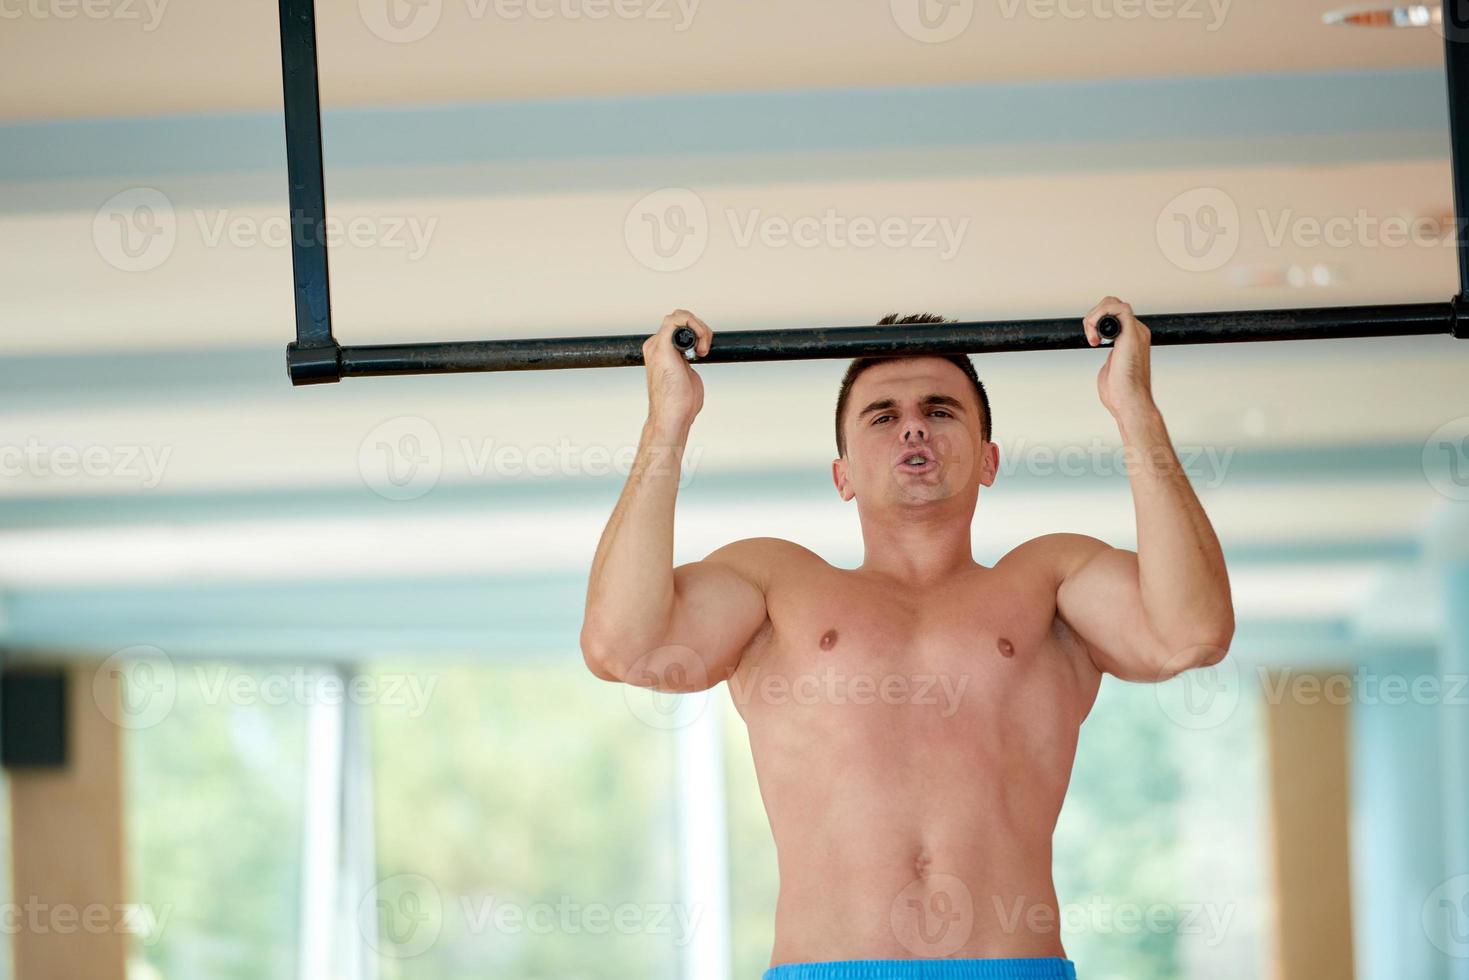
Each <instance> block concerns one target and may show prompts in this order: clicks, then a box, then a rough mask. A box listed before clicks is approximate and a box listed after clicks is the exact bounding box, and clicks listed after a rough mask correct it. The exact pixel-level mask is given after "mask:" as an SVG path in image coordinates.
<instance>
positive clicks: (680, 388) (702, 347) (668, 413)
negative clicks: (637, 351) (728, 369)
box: [643, 310, 714, 429]
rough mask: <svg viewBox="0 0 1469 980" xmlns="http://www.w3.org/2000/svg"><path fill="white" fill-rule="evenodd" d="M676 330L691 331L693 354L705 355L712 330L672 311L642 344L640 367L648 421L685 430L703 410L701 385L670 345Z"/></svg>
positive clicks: (683, 311)
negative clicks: (643, 372) (645, 380)
mask: <svg viewBox="0 0 1469 980" xmlns="http://www.w3.org/2000/svg"><path fill="white" fill-rule="evenodd" d="M679 327H688V328H689V329H690V330H692V331H694V334H695V335H696V337H697V339H696V340H695V341H694V351H695V353H697V354H699V355H700V356H703V355H705V354H707V353H709V345H710V344H711V343H713V341H714V331H712V330H710V329H709V325H708V324H707V323H705V322H704V321H703V320H700V319H699V318H698V317H696V316H694V315H693V314H692V313H690V312H689V311H688V310H674V311H673V312H672V313H670V314H668V315H667V316H666V317H664V318H663V323H662V324H661V325H660V326H659V327H658V332H657V333H655V334H653V336H651V337H649V338H648V339H647V340H645V341H643V364H644V366H645V367H646V369H647V373H648V418H649V420H651V421H653V422H655V423H657V424H659V425H668V426H674V427H678V428H685V429H686V428H688V427H689V426H690V425H692V424H693V422H694V416H696V415H698V414H699V410H700V409H701V408H703V407H704V382H703V381H701V380H700V379H699V376H698V375H697V374H695V373H694V369H693V368H692V367H690V366H689V362H688V361H687V360H685V358H684V354H683V351H681V350H679V349H678V348H677V347H675V346H673V332H674V331H675V330H677V329H678V328H679Z"/></svg>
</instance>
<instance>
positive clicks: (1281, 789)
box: [1265, 675, 1355, 980]
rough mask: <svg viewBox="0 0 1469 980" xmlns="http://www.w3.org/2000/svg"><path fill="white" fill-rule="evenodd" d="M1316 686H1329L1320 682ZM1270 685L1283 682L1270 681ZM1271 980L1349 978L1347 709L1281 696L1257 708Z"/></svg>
mask: <svg viewBox="0 0 1469 980" xmlns="http://www.w3.org/2000/svg"><path fill="white" fill-rule="evenodd" d="M1321 685H1322V686H1321V688H1319V689H1320V690H1330V689H1331V688H1330V687H1329V686H1328V685H1327V683H1326V679H1325V678H1324V677H1323V678H1322V680H1321ZM1270 689H1272V690H1286V691H1287V692H1288V689H1289V679H1288V678H1287V679H1282V678H1280V677H1279V676H1278V675H1277V676H1272V677H1271V678H1270ZM1265 720H1266V734H1267V738H1268V745H1269V751H1270V812H1271V824H1272V826H1273V828H1274V833H1273V834H1272V835H1271V837H1272V840H1273V844H1274V852H1275V853H1274V866H1275V912H1276V929H1275V969H1274V971H1273V972H1274V975H1275V977H1277V978H1278V980H1314V978H1316V977H1350V976H1353V975H1354V974H1355V971H1354V969H1353V965H1352V908H1351V898H1350V896H1351V889H1352V886H1351V844H1350V842H1349V841H1350V831H1349V829H1348V828H1349V824H1348V812H1347V808H1348V807H1349V806H1350V803H1351V790H1350V781H1349V775H1348V757H1347V739H1348V735H1349V726H1350V723H1351V715H1350V708H1349V707H1348V706H1346V705H1340V704H1335V703H1333V702H1332V701H1331V700H1327V699H1307V698H1297V697H1292V696H1291V695H1290V694H1289V693H1287V694H1286V696H1285V697H1283V698H1281V699H1280V700H1279V701H1278V702H1273V703H1269V704H1267V705H1266V708H1265Z"/></svg>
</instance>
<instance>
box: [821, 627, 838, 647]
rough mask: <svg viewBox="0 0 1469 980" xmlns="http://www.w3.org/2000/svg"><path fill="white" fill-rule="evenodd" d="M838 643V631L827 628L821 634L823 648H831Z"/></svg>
mask: <svg viewBox="0 0 1469 980" xmlns="http://www.w3.org/2000/svg"><path fill="white" fill-rule="evenodd" d="M836 645H837V631H836V630H827V631H826V632H825V633H823V634H822V635H821V649H823V650H830V649H831V648H832V647H834V646H836Z"/></svg>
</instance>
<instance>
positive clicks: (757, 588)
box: [627, 539, 766, 691]
mask: <svg viewBox="0 0 1469 980" xmlns="http://www.w3.org/2000/svg"><path fill="white" fill-rule="evenodd" d="M758 540H759V539H753V540H750V541H736V542H734V543H733V544H729V545H725V546H724V547H723V548H720V549H718V550H717V551H714V552H713V553H711V554H710V555H709V556H708V557H707V558H705V559H704V560H703V561H697V562H690V563H688V564H685V565H679V566H677V567H675V568H674V570H673V595H674V598H673V612H672V614H671V616H670V618H669V624H668V631H667V633H666V634H665V635H664V640H663V645H662V646H661V647H660V648H659V649H658V650H656V651H651V652H650V653H649V654H648V655H647V656H645V657H644V660H643V663H642V666H643V668H644V669H643V670H642V671H641V674H642V676H641V677H640V678H635V677H629V678H627V680H628V681H629V682H630V683H634V684H639V685H640V686H643V687H656V688H657V689H659V690H670V691H702V690H705V689H706V688H710V687H713V686H714V685H715V684H718V683H719V682H720V681H723V680H727V679H728V678H729V676H730V675H731V674H733V673H734V671H735V668H736V667H738V666H739V663H740V656H741V654H743V653H744V650H745V648H746V647H747V646H748V645H749V643H750V640H751V639H752V638H753V637H754V636H755V633H756V631H758V630H759V629H760V627H761V626H762V625H764V623H765V618H766V608H765V592H764V589H763V586H762V584H761V582H762V579H763V574H762V568H761V555H762V551H763V548H762V545H761V544H759V543H758Z"/></svg>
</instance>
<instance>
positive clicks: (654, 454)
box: [582, 417, 688, 656]
mask: <svg viewBox="0 0 1469 980" xmlns="http://www.w3.org/2000/svg"><path fill="white" fill-rule="evenodd" d="M687 439H688V426H687V425H684V424H661V423H659V422H656V421H654V420H653V418H652V417H650V418H649V420H648V421H647V422H645V423H644V425H643V432H642V438H641V439H640V440H639V443H638V452H637V456H636V457H635V458H634V461H633V466H632V468H631V470H630V471H629V473H628V477H627V483H626V484H625V485H624V486H623V489H622V496H621V497H619V498H618V501H617V506H616V508H614V509H613V511H612V517H611V518H610V519H609V520H608V522H607V527H606V529H605V530H604V531H603V532H602V538H601V541H599V542H598V544H597V553H596V556H595V557H594V558H593V560H592V571H591V578H590V581H589V583H588V586H587V606H586V615H585V618H584V620H583V623H582V647H583V650H584V651H588V652H590V650H591V649H598V650H602V651H605V652H607V653H609V654H611V655H617V654H618V653H620V652H622V651H628V650H631V651H634V654H633V655H634V656H637V655H641V654H642V653H644V652H646V651H648V650H651V649H653V648H654V647H656V646H658V644H659V641H660V640H661V638H662V636H663V633H664V632H665V630H666V629H667V627H668V624H669V620H670V618H671V616H672V613H673V601H674V590H673V515H674V503H675V500H676V497H677V495H678V483H679V472H680V468H681V463H682V457H683V450H684V444H685V442H686V441H687Z"/></svg>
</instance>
